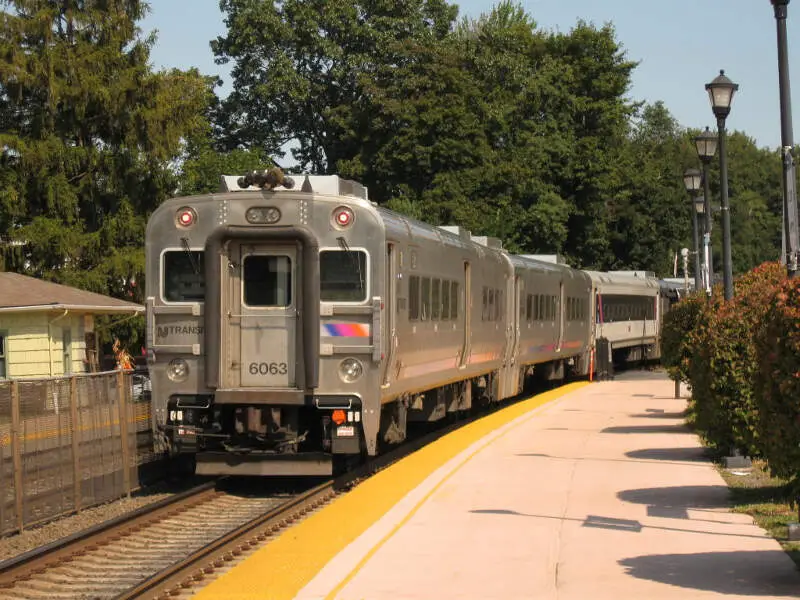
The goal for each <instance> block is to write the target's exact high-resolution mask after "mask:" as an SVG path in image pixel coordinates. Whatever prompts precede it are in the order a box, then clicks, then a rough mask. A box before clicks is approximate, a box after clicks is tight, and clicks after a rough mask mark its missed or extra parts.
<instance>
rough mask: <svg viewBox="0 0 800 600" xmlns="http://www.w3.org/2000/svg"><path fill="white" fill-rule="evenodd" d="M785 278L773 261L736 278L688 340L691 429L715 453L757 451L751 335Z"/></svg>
mask: <svg viewBox="0 0 800 600" xmlns="http://www.w3.org/2000/svg"><path fill="white" fill-rule="evenodd" d="M785 277H786V271H785V269H784V268H783V267H782V266H781V265H780V264H778V263H765V264H763V265H761V266H759V267H758V268H756V269H754V270H753V271H751V272H749V273H747V274H746V275H744V276H742V277H741V278H740V279H739V280H738V282H737V286H736V295H735V296H734V298H733V300H731V301H730V302H723V301H722V300H721V298H720V297H719V296H715V297H714V298H713V300H712V302H711V304H710V305H709V306H708V308H707V309H706V310H705V311H704V312H703V314H702V316H701V318H700V319H699V320H698V322H697V324H696V327H695V329H694V331H693V332H692V333H691V334H690V336H689V342H688V343H689V345H690V346H691V359H690V366H689V380H690V382H691V385H692V408H693V411H694V413H695V426H696V428H697V429H698V431H699V432H700V434H701V435H702V436H703V437H704V438H705V439H706V441H707V442H708V443H709V444H710V445H712V446H714V447H716V448H718V449H719V450H722V451H726V452H727V451H729V450H731V449H733V448H736V449H738V450H740V451H741V452H742V453H744V454H746V455H750V456H758V455H759V454H760V452H761V446H760V440H759V435H758V422H759V414H760V413H759V410H758V407H757V404H756V400H755V396H756V394H755V389H754V380H755V376H756V372H757V370H758V364H759V354H758V351H757V349H756V346H755V342H754V336H755V334H756V332H757V331H758V330H759V328H760V327H761V324H762V322H763V319H764V313H765V310H766V307H767V305H768V303H769V299H770V297H771V296H772V295H773V294H774V293H775V290H776V289H777V287H778V285H779V284H780V283H781V281H783V280H784V279H785Z"/></svg>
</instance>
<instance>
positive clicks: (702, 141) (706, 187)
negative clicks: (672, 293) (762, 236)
mask: <svg viewBox="0 0 800 600" xmlns="http://www.w3.org/2000/svg"><path fill="white" fill-rule="evenodd" d="M694 146H695V149H696V150H697V156H698V158H699V159H700V162H702V163H703V197H704V199H705V206H704V207H703V213H704V214H705V217H706V218H705V224H706V226H705V232H704V233H703V256H704V258H705V263H706V275H707V282H706V292H707V293H708V294H710V293H711V288H712V285H713V284H712V282H713V281H714V256H713V254H714V253H713V252H712V251H711V178H710V177H709V167H710V165H711V159H713V158H714V155H715V154H716V153H717V136H716V135H714V133H713V132H712V131H711V130H710V129H709V128H708V127H706V130H705V131H704V132H703V133H701V134H700V135H698V136H697V137H695V138H694Z"/></svg>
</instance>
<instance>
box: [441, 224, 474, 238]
mask: <svg viewBox="0 0 800 600" xmlns="http://www.w3.org/2000/svg"><path fill="white" fill-rule="evenodd" d="M437 228H438V229H441V230H442V231H446V232H447V233H452V234H455V235H457V236H458V237H460V238H461V239H462V240H466V241H470V240H471V239H472V234H471V233H470V232H469V230H468V229H464V228H463V227H461V226H460V225H438V226H437Z"/></svg>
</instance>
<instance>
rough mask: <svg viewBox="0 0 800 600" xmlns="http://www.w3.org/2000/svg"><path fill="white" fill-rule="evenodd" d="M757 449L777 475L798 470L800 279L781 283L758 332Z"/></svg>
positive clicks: (799, 443) (799, 467) (795, 475)
mask: <svg viewBox="0 0 800 600" xmlns="http://www.w3.org/2000/svg"><path fill="white" fill-rule="evenodd" d="M755 347H756V351H757V353H758V358H759V369H758V371H757V373H756V374H755V382H754V383H755V391H756V403H757V410H758V419H757V426H758V434H759V449H760V451H761V454H762V455H763V456H764V458H765V459H766V460H767V462H768V463H769V466H770V469H771V470H772V471H773V473H774V474H776V475H778V476H781V477H785V478H793V477H797V476H798V474H800V279H789V280H786V281H784V282H783V284H782V285H781V286H780V287H779V289H778V291H777V293H776V294H774V295H773V296H772V298H771V299H770V302H769V304H768V305H767V307H766V311H765V314H764V319H763V323H762V325H761V327H759V328H758V329H757V331H756V333H755Z"/></svg>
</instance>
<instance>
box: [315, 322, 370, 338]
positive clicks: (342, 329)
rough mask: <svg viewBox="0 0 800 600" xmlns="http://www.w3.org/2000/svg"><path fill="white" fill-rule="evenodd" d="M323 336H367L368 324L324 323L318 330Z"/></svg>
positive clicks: (368, 331)
mask: <svg viewBox="0 0 800 600" xmlns="http://www.w3.org/2000/svg"><path fill="white" fill-rule="evenodd" d="M320 333H321V334H322V336H323V337H358V338H365V337H369V333H370V326H369V325H364V324H362V323H325V324H323V325H322V331H321V332H320Z"/></svg>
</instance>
